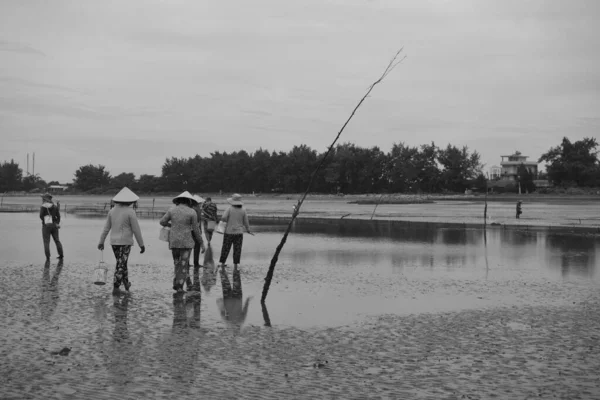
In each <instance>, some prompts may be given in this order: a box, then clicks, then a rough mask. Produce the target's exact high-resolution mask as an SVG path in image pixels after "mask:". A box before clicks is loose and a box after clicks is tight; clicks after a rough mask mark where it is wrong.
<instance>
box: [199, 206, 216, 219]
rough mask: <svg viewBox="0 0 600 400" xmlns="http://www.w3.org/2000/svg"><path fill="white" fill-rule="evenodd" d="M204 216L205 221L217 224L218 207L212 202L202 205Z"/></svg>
mask: <svg viewBox="0 0 600 400" xmlns="http://www.w3.org/2000/svg"><path fill="white" fill-rule="evenodd" d="M202 214H203V217H204V219H205V220H208V221H215V222H217V205H216V204H215V203H213V202H212V201H211V202H210V203H209V202H206V203H204V204H202Z"/></svg>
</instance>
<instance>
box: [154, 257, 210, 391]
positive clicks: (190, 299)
mask: <svg viewBox="0 0 600 400" xmlns="http://www.w3.org/2000/svg"><path fill="white" fill-rule="evenodd" d="M201 304H202V297H201V293H200V272H199V269H198V268H194V274H193V283H192V290H191V291H189V292H188V293H187V294H184V293H174V294H173V323H172V325H171V329H170V331H169V332H168V333H167V334H166V335H165V336H164V337H163V338H162V339H161V340H160V341H159V343H158V346H159V351H158V352H159V360H160V362H161V364H162V365H161V366H160V368H161V370H163V371H164V372H165V373H167V374H169V375H170V376H171V377H172V378H173V379H174V380H175V381H176V382H178V383H181V384H190V383H193V382H194V381H195V379H196V373H195V371H194V368H195V365H196V363H197V362H198V358H199V348H200V343H199V341H200V340H201V338H202V336H201V335H199V334H198V333H199V332H201V331H200V308H201Z"/></svg>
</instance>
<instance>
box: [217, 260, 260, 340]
mask: <svg viewBox="0 0 600 400" xmlns="http://www.w3.org/2000/svg"><path fill="white" fill-rule="evenodd" d="M220 273H221V287H222V289H223V298H222V299H217V307H219V311H220V312H221V317H222V318H223V319H224V320H225V321H227V323H229V324H230V325H231V326H233V327H237V328H238V329H240V328H241V327H242V325H243V324H244V321H245V320H246V316H247V314H248V305H249V303H250V299H251V298H252V297H248V298H247V299H246V302H245V303H244V302H243V301H242V280H241V276H240V270H239V269H238V268H236V267H234V268H233V286H232V285H231V283H229V278H228V277H227V272H226V271H225V268H224V267H221V268H220Z"/></svg>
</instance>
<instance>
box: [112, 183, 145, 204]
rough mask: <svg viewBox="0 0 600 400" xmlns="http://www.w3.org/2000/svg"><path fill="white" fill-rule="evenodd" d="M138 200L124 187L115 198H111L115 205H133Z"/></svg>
mask: <svg viewBox="0 0 600 400" xmlns="http://www.w3.org/2000/svg"><path fill="white" fill-rule="evenodd" d="M139 199H140V198H139V197H138V196H137V195H136V194H135V193H133V192H132V191H131V190H129V188H128V187H124V188H123V189H121V191H120V192H119V193H117V194H116V196H115V197H113V201H115V202H117V203H133V202H134V201H138V200H139Z"/></svg>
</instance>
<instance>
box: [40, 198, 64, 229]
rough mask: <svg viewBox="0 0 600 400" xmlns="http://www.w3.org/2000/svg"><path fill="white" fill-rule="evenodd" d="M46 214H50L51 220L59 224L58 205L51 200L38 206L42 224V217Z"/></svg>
mask: <svg viewBox="0 0 600 400" xmlns="http://www.w3.org/2000/svg"><path fill="white" fill-rule="evenodd" d="M46 215H51V216H52V222H53V223H55V224H60V210H59V209H58V206H57V205H56V204H54V203H52V202H46V203H43V204H42V206H41V207H40V219H41V220H42V224H44V217H45V216H46Z"/></svg>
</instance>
